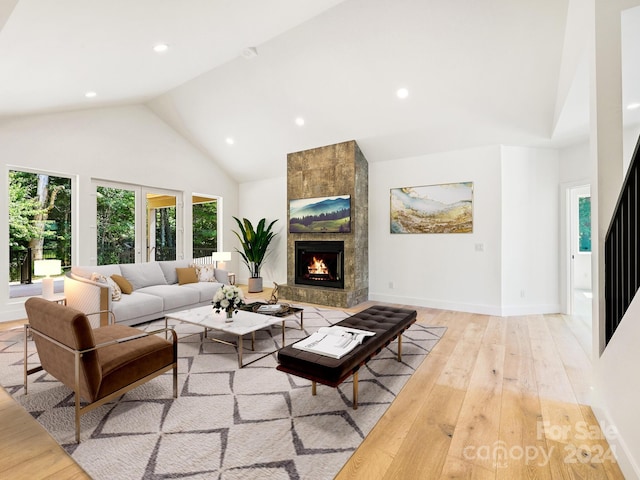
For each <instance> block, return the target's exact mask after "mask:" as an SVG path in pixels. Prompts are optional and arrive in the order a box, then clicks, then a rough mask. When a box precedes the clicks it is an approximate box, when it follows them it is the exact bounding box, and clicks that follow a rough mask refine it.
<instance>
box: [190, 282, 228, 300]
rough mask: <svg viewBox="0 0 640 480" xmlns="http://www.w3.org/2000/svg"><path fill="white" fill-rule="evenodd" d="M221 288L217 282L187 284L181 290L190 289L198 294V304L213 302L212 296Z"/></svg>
mask: <svg viewBox="0 0 640 480" xmlns="http://www.w3.org/2000/svg"><path fill="white" fill-rule="evenodd" d="M221 286H222V284H221V283H218V282H198V283H187V284H185V285H183V286H182V287H181V288H185V289H187V288H188V289H190V290H194V291H196V292H198V295H199V296H200V303H202V302H207V301H208V302H210V301H212V300H213V296H214V295H215V293H216V292H217V291H218V289H219V288H220V287H221Z"/></svg>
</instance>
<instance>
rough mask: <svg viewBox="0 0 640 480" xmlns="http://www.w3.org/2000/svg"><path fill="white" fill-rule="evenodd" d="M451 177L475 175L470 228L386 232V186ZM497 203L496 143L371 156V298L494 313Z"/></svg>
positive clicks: (497, 271) (497, 288) (496, 308)
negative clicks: (387, 158) (413, 154)
mask: <svg viewBox="0 0 640 480" xmlns="http://www.w3.org/2000/svg"><path fill="white" fill-rule="evenodd" d="M452 182H473V188H474V192H473V214H474V225H473V233H469V234H428V235H426V234H393V235H392V234H391V233H390V229H389V203H390V199H389V194H390V193H389V192H390V189H391V188H397V187H410V186H421V185H434V184H440V183H452ZM500 202H501V196H500V148H499V147H497V146H496V147H483V148H475V149H469V150H462V151H456V152H447V153H441V154H434V155H425V156H421V157H414V158H407V159H401V160H393V161H389V162H376V163H370V164H369V271H370V280H369V298H370V299H372V300H379V301H388V302H396V303H404V304H408V305H418V306H428V307H433V308H445V309H451V310H461V311H470V312H479V313H492V314H496V313H499V311H500V304H501V300H500V262H501V259H500V255H501V253H500V252H501V238H500V208H501V207H500ZM476 247H477V248H478V249H482V251H478V250H476ZM391 284H392V286H391Z"/></svg>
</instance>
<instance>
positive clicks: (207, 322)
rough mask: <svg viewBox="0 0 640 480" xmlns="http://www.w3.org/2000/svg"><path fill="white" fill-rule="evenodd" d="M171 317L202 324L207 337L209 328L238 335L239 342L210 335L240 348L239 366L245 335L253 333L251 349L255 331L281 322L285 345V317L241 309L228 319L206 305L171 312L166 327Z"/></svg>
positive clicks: (193, 323) (253, 345)
mask: <svg viewBox="0 0 640 480" xmlns="http://www.w3.org/2000/svg"><path fill="white" fill-rule="evenodd" d="M169 319H172V320H178V321H180V322H183V323H189V324H192V325H200V326H201V327H203V328H204V336H205V337H207V329H209V330H216V331H219V332H225V333H230V334H233V335H237V336H238V342H237V344H234V343H231V342H227V341H224V340H221V339H219V338H212V337H209V339H210V340H212V341H214V342H220V343H224V344H225V345H232V346H234V347H236V348H237V350H238V366H239V367H240V368H242V367H243V366H244V365H243V363H242V349H243V346H242V338H243V337H244V335H247V334H249V333H250V334H251V350H254V348H255V332H256V331H258V330H261V329H263V328H268V327H271V326H272V325H277V324H280V325H281V328H282V346H283V347H284V344H285V339H284V330H285V328H284V322H285V318H279V317H274V316H273V315H262V314H260V313H253V312H245V311H243V310H239V311H238V312H237V313H234V314H233V320H232V321H231V322H229V321H227V316H226V314H225V313H224V312H220V313H216V312H215V310H214V309H213V307H210V306H204V307H197V308H190V309H189V310H181V311H179V312H173V313H169V314H167V315H166V316H165V318H164V324H165V327H167V326H168V321H169Z"/></svg>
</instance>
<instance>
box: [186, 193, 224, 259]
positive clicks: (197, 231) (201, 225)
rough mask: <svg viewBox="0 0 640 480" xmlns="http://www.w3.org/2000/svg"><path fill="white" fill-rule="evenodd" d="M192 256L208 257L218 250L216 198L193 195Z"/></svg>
mask: <svg viewBox="0 0 640 480" xmlns="http://www.w3.org/2000/svg"><path fill="white" fill-rule="evenodd" d="M191 201H192V205H193V206H192V214H193V215H192V216H193V228H192V232H193V258H202V257H208V256H209V255H211V253H213V252H216V251H218V199H217V198H215V197H209V196H206V195H193V196H192V198H191Z"/></svg>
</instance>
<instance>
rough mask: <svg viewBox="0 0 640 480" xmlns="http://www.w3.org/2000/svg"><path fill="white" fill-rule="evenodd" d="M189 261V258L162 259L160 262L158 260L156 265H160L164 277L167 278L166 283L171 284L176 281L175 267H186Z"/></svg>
mask: <svg viewBox="0 0 640 480" xmlns="http://www.w3.org/2000/svg"><path fill="white" fill-rule="evenodd" d="M190 263H191V262H189V260H163V261H162V262H158V265H160V269H161V270H162V273H163V274H164V278H166V279H167V284H169V285H173V284H174V283H178V275H177V273H176V268H185V267H188V266H189V264H190Z"/></svg>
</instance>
